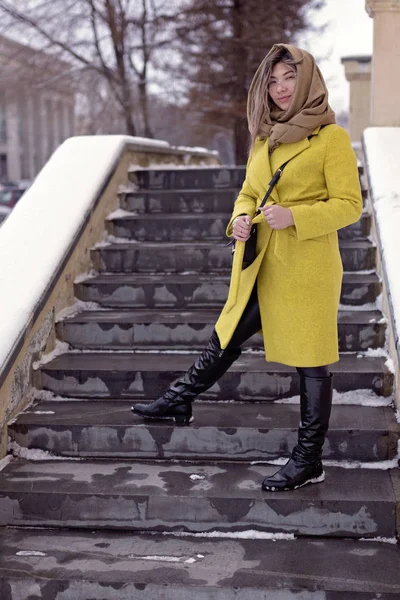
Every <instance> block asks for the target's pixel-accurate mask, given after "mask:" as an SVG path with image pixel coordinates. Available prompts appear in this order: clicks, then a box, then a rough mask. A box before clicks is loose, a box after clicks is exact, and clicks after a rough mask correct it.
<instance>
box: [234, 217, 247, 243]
mask: <svg viewBox="0 0 400 600" xmlns="http://www.w3.org/2000/svg"><path fill="white" fill-rule="evenodd" d="M250 230H251V219H250V217H248V216H241V217H238V218H237V219H235V222H234V223H233V227H232V236H233V237H234V238H235V240H238V241H239V242H246V241H247V240H248V239H249V237H250Z"/></svg>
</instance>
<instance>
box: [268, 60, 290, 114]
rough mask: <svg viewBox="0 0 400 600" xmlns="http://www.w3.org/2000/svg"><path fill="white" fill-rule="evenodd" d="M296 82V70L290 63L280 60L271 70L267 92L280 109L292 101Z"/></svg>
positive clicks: (285, 107)
mask: <svg viewBox="0 0 400 600" xmlns="http://www.w3.org/2000/svg"><path fill="white" fill-rule="evenodd" d="M296 83H297V76H296V71H295V70H294V69H293V67H291V66H290V65H287V64H286V63H283V62H280V63H278V64H276V65H275V66H274V67H273V69H272V72H271V77H270V79H269V84H268V93H269V95H270V96H271V98H272V100H273V102H274V103H275V104H276V105H277V106H278V108H280V109H282V110H287V109H288V108H289V106H290V102H291V101H292V97H293V95H294V92H295V89H296Z"/></svg>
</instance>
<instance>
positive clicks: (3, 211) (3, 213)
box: [0, 204, 12, 225]
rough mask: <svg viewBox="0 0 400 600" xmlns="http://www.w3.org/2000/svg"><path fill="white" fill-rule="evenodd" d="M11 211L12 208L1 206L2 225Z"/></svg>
mask: <svg viewBox="0 0 400 600" xmlns="http://www.w3.org/2000/svg"><path fill="white" fill-rule="evenodd" d="M11 211H12V208H8V206H2V205H1V204H0V225H1V224H2V223H3V222H4V221H5V220H6V219H7V217H8V215H9V214H10V213H11Z"/></svg>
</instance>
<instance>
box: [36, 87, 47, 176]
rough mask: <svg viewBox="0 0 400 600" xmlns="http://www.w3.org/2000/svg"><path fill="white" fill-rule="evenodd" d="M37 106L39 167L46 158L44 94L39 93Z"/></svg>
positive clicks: (45, 108) (45, 107)
mask: <svg viewBox="0 0 400 600" xmlns="http://www.w3.org/2000/svg"><path fill="white" fill-rule="evenodd" d="M38 107H39V122H40V127H39V131H40V133H39V137H40V139H39V143H38V145H39V147H40V153H39V156H40V160H39V165H40V168H42V167H43V165H44V164H45V163H46V161H47V159H48V120H47V106H46V98H45V97H44V95H40V96H39V97H38Z"/></svg>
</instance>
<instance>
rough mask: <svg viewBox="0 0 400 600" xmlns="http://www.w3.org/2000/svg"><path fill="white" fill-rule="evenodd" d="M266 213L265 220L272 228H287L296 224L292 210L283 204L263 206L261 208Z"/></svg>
mask: <svg viewBox="0 0 400 600" xmlns="http://www.w3.org/2000/svg"><path fill="white" fill-rule="evenodd" d="M260 210H261V211H262V212H263V213H264V217H265V220H266V221H267V223H268V225H269V226H270V227H271V229H286V227H290V226H291V225H294V220H293V215H292V211H291V210H289V209H288V208H284V207H283V206H278V205H277V204H274V205H273V206H263V207H262V208H261V209H260Z"/></svg>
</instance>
